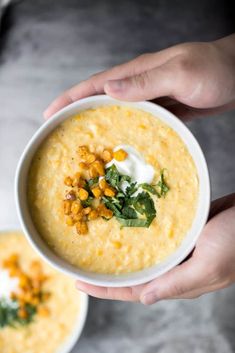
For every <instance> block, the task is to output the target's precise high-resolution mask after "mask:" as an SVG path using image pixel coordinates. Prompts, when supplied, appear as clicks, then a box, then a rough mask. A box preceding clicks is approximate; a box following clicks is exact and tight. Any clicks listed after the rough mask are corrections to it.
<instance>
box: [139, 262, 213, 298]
mask: <svg viewBox="0 0 235 353" xmlns="http://www.w3.org/2000/svg"><path fill="white" fill-rule="evenodd" d="M205 280H206V276H204V274H203V271H202V269H201V266H200V264H199V263H198V262H197V260H194V258H190V259H189V260H188V261H186V262H184V263H182V264H181V265H179V266H177V267H175V268H174V269H172V270H171V271H169V272H167V273H166V274H164V275H162V276H160V277H159V278H156V279H155V280H153V281H152V282H150V283H149V284H148V285H147V286H146V287H145V288H144V290H143V291H142V293H141V295H140V301H141V302H142V303H143V304H153V303H155V302H156V301H159V300H162V299H173V298H174V299H175V298H180V297H183V296H184V295H185V294H186V293H192V292H194V291H195V290H197V289H199V288H201V287H202V286H203V285H204V284H206V283H204V282H205Z"/></svg>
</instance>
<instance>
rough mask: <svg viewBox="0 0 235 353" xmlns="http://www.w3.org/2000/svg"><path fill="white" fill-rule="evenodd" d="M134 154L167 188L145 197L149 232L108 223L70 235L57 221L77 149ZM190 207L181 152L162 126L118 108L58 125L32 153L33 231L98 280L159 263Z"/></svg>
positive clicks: (191, 175)
mask: <svg viewBox="0 0 235 353" xmlns="http://www.w3.org/2000/svg"><path fill="white" fill-rule="evenodd" d="M120 144H128V145H130V146H132V147H134V148H135V149H136V150H137V151H138V152H139V153H140V154H141V155H142V156H143V157H144V158H145V160H146V162H147V163H149V164H151V165H152V166H153V167H154V169H155V179H154V181H156V182H157V180H159V175H160V171H161V170H162V169H164V168H165V170H166V174H167V177H166V180H167V184H168V186H169V188H170V190H169V192H168V193H167V195H166V197H165V198H164V197H162V198H159V199H158V198H157V197H156V196H153V198H154V203H155V207H156V210H157V215H156V218H155V219H154V220H153V222H152V223H151V225H150V227H149V228H137V227H134V228H128V227H123V228H121V227H120V223H119V222H118V221H117V220H116V218H115V217H112V218H111V219H110V220H109V221H107V220H104V219H102V218H101V217H99V218H97V219H95V220H92V221H89V232H88V234H86V235H78V234H77V232H76V229H75V227H69V226H68V225H67V224H66V221H65V215H64V213H63V208H62V202H61V200H63V198H64V195H65V191H66V185H64V179H65V178H66V177H67V176H68V175H73V174H75V173H76V172H77V171H79V166H78V165H79V163H78V162H79V160H78V156H77V149H78V146H79V145H87V146H89V147H90V148H91V149H93V150H99V149H103V148H108V149H113V148H115V146H117V145H120ZM197 200H198V176H197V171H196V167H195V164H194V162H193V159H192V157H191V155H190V153H189V151H188V150H187V148H186V146H185V144H184V143H183V141H182V140H181V138H180V137H179V136H178V134H177V133H176V132H175V131H173V130H172V129H171V128H170V127H169V126H168V125H166V124H165V123H163V122H162V121H161V120H160V119H157V118H155V117H153V116H152V115H151V114H149V113H147V112H144V111H141V110H137V109H133V108H129V107H119V106H103V107H99V108H96V109H90V110H86V111H83V112H81V113H79V114H78V115H75V116H73V117H71V118H69V119H67V120H66V121H65V122H63V123H62V124H60V125H59V126H58V127H57V128H56V129H55V130H54V131H53V132H52V133H51V134H50V135H49V136H48V137H47V138H46V139H45V140H44V142H43V143H42V144H41V146H40V148H39V149H38V151H37V152H36V154H35V156H34V158H33V161H32V164H31V168H30V172H29V177H28V204H29V209H30V212H31V215H32V218H33V221H34V224H35V226H36V228H37V230H38V232H39V233H40V235H41V236H42V237H43V239H44V240H45V241H46V242H47V243H48V245H49V246H50V247H51V248H52V249H53V251H54V252H55V253H56V254H58V255H59V256H60V257H62V258H63V259H65V260H67V261H68V262H69V263H71V264H73V265H75V266H76V267H79V268H81V269H84V270H88V271H91V272H96V273H104V274H120V273H128V272H134V271H139V270H141V269H144V268H148V267H150V266H152V265H154V264H156V263H159V262H161V261H162V260H164V259H165V258H166V257H167V256H169V255H170V254H172V253H173V252H174V251H175V250H176V249H177V247H179V245H180V244H181V242H182V240H183V239H184V237H185V235H186V233H187V232H188V230H189V229H190V227H191V225H192V222H193V219H194V216H195V212H196V208H197Z"/></svg>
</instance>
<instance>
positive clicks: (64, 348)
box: [0, 224, 89, 353]
mask: <svg viewBox="0 0 235 353" xmlns="http://www.w3.org/2000/svg"><path fill="white" fill-rule="evenodd" d="M11 232H17V233H21V234H22V235H23V236H24V237H25V234H24V232H23V231H22V229H20V227H19V226H17V225H15V224H12V225H10V224H5V225H4V226H1V227H0V236H3V234H6V233H11ZM32 251H34V249H32ZM37 253H38V252H37ZM42 261H43V260H42ZM46 263H47V264H48V262H46ZM50 267H52V266H51V265H50ZM53 268H54V266H53ZM59 273H61V271H60V272H59ZM69 277H71V276H69ZM71 278H72V277H71ZM79 300H80V305H79V313H78V316H77V319H76V321H75V323H74V327H73V330H72V332H71V334H69V335H68V337H67V338H66V339H65V340H64V342H62V344H61V345H60V346H59V347H58V348H57V350H56V351H55V353H69V352H70V351H71V350H72V349H73V348H74V347H75V345H76V344H77V342H78V341H79V339H80V337H81V335H82V332H83V329H84V326H85V323H86V319H87V315H88V307H89V296H88V295H87V294H86V293H84V292H81V291H79Z"/></svg>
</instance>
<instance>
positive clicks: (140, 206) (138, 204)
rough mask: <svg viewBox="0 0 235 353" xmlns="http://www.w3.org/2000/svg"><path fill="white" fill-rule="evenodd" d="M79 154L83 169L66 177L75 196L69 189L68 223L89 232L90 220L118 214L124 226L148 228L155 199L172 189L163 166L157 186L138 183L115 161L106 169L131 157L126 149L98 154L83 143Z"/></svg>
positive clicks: (107, 218)
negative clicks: (123, 171)
mask: <svg viewBox="0 0 235 353" xmlns="http://www.w3.org/2000/svg"><path fill="white" fill-rule="evenodd" d="M77 153H78V156H79V158H80V163H79V167H80V169H81V170H80V171H79V172H77V173H75V175H74V176H73V177H71V176H67V177H65V179H64V184H65V185H66V186H67V187H70V188H72V191H73V192H74V194H73V197H72V198H71V191H70V192H69V193H68V194H66V197H65V200H63V208H64V215H65V216H66V217H67V218H66V223H67V225H68V226H73V225H75V226H76V231H77V233H78V234H87V232H88V226H87V222H88V221H93V220H95V219H97V218H98V217H102V218H103V219H106V220H109V219H111V218H112V217H113V216H115V217H116V219H117V220H118V221H119V222H120V223H121V225H122V226H123V227H149V226H150V224H151V222H152V221H153V219H154V218H155V217H156V214H157V211H156V208H155V205H156V199H157V198H161V197H165V196H166V194H167V192H168V191H169V186H168V185H167V183H166V181H165V175H164V169H163V170H161V172H160V178H159V180H158V181H157V183H156V184H155V185H153V184H149V183H141V184H138V183H137V182H135V181H134V180H133V179H132V178H131V177H130V176H129V175H123V174H122V173H120V172H119V170H118V169H117V167H116V165H115V164H112V165H111V166H110V167H108V168H105V166H106V164H107V163H108V162H110V161H111V160H112V159H114V160H116V161H118V162H120V161H123V160H125V159H126V158H127V157H128V153H127V152H126V151H124V150H123V149H121V148H120V149H118V150H115V151H114V152H113V151H109V150H107V149H104V150H103V152H102V153H101V154H100V153H98V154H97V153H96V152H94V151H90V149H89V147H88V146H85V145H83V146H79V147H78V150H77ZM83 170H84V171H85V173H84V172H83ZM87 176H88V177H87ZM67 196H69V197H67Z"/></svg>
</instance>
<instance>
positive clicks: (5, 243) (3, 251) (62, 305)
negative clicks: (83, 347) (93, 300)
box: [0, 232, 80, 353]
mask: <svg viewBox="0 0 235 353" xmlns="http://www.w3.org/2000/svg"><path fill="white" fill-rule="evenodd" d="M13 253H14V254H15V253H16V254H19V261H20V266H21V267H22V269H23V270H24V271H25V272H28V271H29V266H30V263H31V262H32V261H33V260H37V261H40V259H39V258H38V256H37V255H36V254H35V253H34V252H33V251H32V249H31V248H30V246H29V245H28V243H27V241H26V240H25V238H24V236H23V235H22V234H21V233H16V232H13V233H12V232H7V233H0V264H1V262H2V261H4V259H6V258H8V257H9V256H11V255H12V254H13ZM40 263H41V266H42V269H43V272H44V273H45V275H46V276H48V279H47V280H46V282H45V284H44V286H43V287H44V290H46V291H47V292H49V293H50V297H49V299H48V300H47V302H46V306H47V308H48V311H49V315H48V316H46V317H41V316H40V315H39V314H36V315H35V317H34V319H33V321H32V322H31V323H29V324H27V325H24V326H18V327H16V328H12V327H10V326H5V327H4V328H0V352H1V353H42V352H43V353H56V352H58V351H59V348H60V347H61V346H62V345H63V343H64V342H65V341H66V339H68V337H69V335H70V334H72V331H73V329H74V327H75V325H76V323H77V322H78V315H79V311H80V308H79V307H80V300H79V292H78V291H77V290H76V289H75V287H74V281H73V280H72V279H70V278H68V277H65V276H64V275H61V274H59V273H58V272H55V271H54V270H53V269H52V268H51V267H49V266H48V265H46V264H45V263H43V262H42V261H40ZM0 285H1V284H0Z"/></svg>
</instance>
